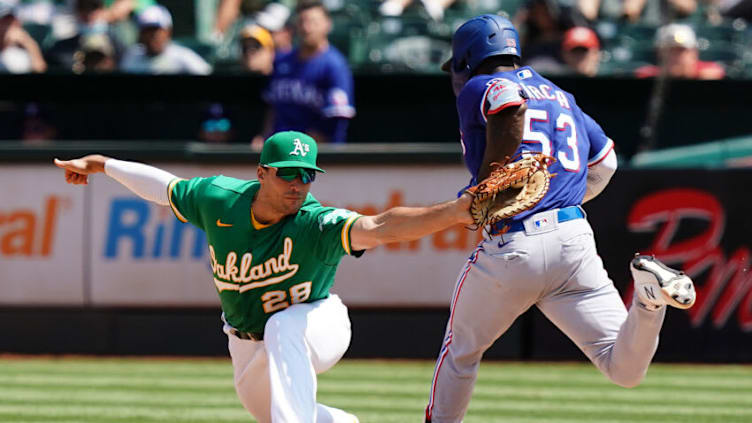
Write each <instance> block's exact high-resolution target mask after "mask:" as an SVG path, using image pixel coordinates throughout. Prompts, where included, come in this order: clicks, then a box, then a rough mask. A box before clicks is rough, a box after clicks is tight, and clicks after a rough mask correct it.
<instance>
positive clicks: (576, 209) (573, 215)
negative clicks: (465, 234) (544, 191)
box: [491, 206, 585, 235]
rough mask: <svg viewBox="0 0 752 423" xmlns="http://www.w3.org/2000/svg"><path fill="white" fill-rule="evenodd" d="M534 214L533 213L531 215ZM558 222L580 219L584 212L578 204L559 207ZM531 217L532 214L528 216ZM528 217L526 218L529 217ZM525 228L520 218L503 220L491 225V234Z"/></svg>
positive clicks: (517, 230)
mask: <svg viewBox="0 0 752 423" xmlns="http://www.w3.org/2000/svg"><path fill="white" fill-rule="evenodd" d="M533 216H535V215H533ZM556 216H557V218H558V220H559V223H562V222H566V221H568V220H574V219H582V218H584V217H585V213H584V212H583V211H582V208H581V207H580V206H570V207H564V208H563V209H559V211H558V212H557V213H556ZM530 217H532V216H530ZM530 217H528V219H529V218H530ZM524 230H525V224H524V223H523V221H522V220H516V221H514V222H511V223H505V222H504V221H503V220H502V221H500V222H496V223H494V224H493V225H491V235H498V234H503V233H509V232H519V231H524Z"/></svg>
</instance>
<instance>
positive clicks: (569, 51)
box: [561, 26, 601, 77]
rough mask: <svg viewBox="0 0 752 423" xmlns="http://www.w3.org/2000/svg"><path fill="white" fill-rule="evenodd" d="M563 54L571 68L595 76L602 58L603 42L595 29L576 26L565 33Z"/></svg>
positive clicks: (562, 45) (565, 61)
mask: <svg viewBox="0 0 752 423" xmlns="http://www.w3.org/2000/svg"><path fill="white" fill-rule="evenodd" d="M561 55H562V59H563V60H564V63H566V64H567V66H568V67H569V69H570V70H572V71H574V72H575V73H577V74H580V75H584V76H589V77H592V76H595V75H596V74H597V73H598V68H599V66H600V60H601V43H600V41H599V40H598V35H596V33H595V31H593V30H592V29H590V28H588V27H585V26H576V27H574V28H571V29H569V30H568V31H567V32H565V33H564V41H563V42H562V43H561Z"/></svg>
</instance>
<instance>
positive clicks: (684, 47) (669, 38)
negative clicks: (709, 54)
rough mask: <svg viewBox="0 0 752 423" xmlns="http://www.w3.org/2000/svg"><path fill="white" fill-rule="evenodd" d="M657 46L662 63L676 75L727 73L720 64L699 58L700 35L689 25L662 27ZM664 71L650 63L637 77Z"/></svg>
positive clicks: (691, 76)
mask: <svg viewBox="0 0 752 423" xmlns="http://www.w3.org/2000/svg"><path fill="white" fill-rule="evenodd" d="M656 48H657V50H658V63H659V64H660V65H661V66H663V67H664V68H665V71H666V74H667V75H668V76H670V77H672V78H687V79H721V78H723V77H724V76H725V75H726V72H725V71H724V69H723V67H722V66H721V65H719V64H718V63H715V62H703V61H701V60H700V59H699V51H698V49H697V37H696V36H695V32H694V30H693V29H692V27H690V26H689V25H684V24H669V25H666V26H664V27H661V28H660V29H659V30H658V33H657V36H656ZM660 72H661V68H660V66H655V65H647V66H642V67H640V68H637V69H636V70H635V76H637V77H638V78H650V77H655V76H657V75H659V74H660Z"/></svg>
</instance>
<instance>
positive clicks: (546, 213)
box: [425, 15, 695, 423]
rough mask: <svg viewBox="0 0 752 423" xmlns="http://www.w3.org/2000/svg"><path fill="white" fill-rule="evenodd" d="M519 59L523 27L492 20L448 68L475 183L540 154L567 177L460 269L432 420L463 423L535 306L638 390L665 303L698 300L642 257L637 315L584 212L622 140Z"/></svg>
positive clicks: (473, 26)
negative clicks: (475, 394) (485, 360)
mask: <svg viewBox="0 0 752 423" xmlns="http://www.w3.org/2000/svg"><path fill="white" fill-rule="evenodd" d="M520 60H521V53H520V47H519V36H518V34H517V30H516V29H515V28H514V26H513V25H512V23H511V22H510V21H509V20H508V19H506V18H502V17H500V16H495V15H482V16H478V17H475V18H473V19H470V20H469V21H468V22H466V23H464V24H463V25H462V26H460V27H459V29H457V31H456V33H455V34H454V37H453V40H452V58H451V59H450V60H449V61H447V63H445V64H444V66H443V67H442V69H443V70H445V71H448V72H450V74H451V77H452V86H453V89H454V92H455V94H456V95H457V113H458V116H459V122H460V135H461V141H462V151H463V155H464V160H465V164H466V166H467V168H468V170H469V171H470V177H471V178H470V182H469V186H470V185H475V184H477V183H478V182H479V181H482V180H483V179H484V178H485V177H486V176H488V174H489V172H490V168H491V163H493V162H501V163H504V162H506V161H507V158H511V160H512V161H513V160H516V159H517V158H519V157H521V156H524V155H525V154H532V153H543V154H546V155H548V156H551V157H553V158H555V159H556V162H555V163H553V164H552V165H550V166H549V169H550V171H551V172H552V173H555V174H556V176H555V177H554V178H552V179H551V184H550V188H549V190H548V192H547V193H546V195H545V196H544V197H543V199H542V200H541V201H540V202H539V203H538V204H537V205H536V206H535V207H533V208H532V209H530V210H528V211H525V212H523V213H520V214H518V215H517V216H514V217H512V218H510V219H507V220H502V221H500V222H498V223H497V224H494V225H491V226H490V227H487V228H486V231H487V233H488V236H487V237H486V239H484V240H483V241H482V242H481V243H480V244H478V247H477V248H476V249H475V251H473V252H472V254H471V255H470V257H469V258H468V260H467V263H466V264H465V266H464V267H463V269H462V271H461V272H460V275H459V278H458V280H457V285H456V288H455V290H454V293H453V294H452V297H451V303H450V317H449V321H448V323H447V328H446V334H445V337H444V342H443V344H442V348H441V350H440V352H439V357H438V360H437V363H436V367H435V371H434V377H433V383H432V385H431V391H430V397H429V402H428V406H427V408H426V414H425V420H426V422H432V423H438V422H442V423H443V422H460V421H462V418H463V417H464V415H465V412H466V411H467V407H468V405H469V403H470V397H471V394H472V390H473V385H474V384H475V379H476V377H477V372H478V366H479V364H480V360H481V357H482V356H483V353H484V352H485V351H486V349H488V348H489V347H490V346H491V345H492V344H493V343H494V341H496V339H498V338H499V337H500V336H501V335H502V334H503V333H504V332H505V331H506V330H507V329H508V328H509V327H510V326H511V325H512V323H513V322H514V321H515V320H516V319H517V317H518V316H520V315H521V314H522V313H524V312H525V311H526V310H527V309H529V308H530V307H532V306H533V305H535V306H536V307H538V308H539V309H540V310H541V312H542V313H543V314H544V315H545V316H546V317H547V318H548V319H549V320H551V322H553V323H554V324H555V325H556V326H557V327H558V328H559V329H561V330H562V332H564V333H565V334H566V335H567V336H568V337H569V338H570V339H571V340H572V341H573V342H574V343H575V344H577V346H578V347H579V348H580V350H582V352H583V353H585V355H586V356H587V357H588V358H589V359H590V360H591V361H592V362H593V364H595V366H596V367H597V368H598V369H599V370H600V371H601V372H602V373H603V374H604V375H605V376H606V377H608V378H609V379H610V380H611V381H613V382H614V383H616V384H618V385H620V386H624V387H633V386H636V385H638V384H639V383H640V382H641V380H642V378H643V377H644V376H645V373H646V372H647V368H648V366H649V364H650V362H651V360H652V358H653V355H654V354H655V351H656V348H657V347H658V334H659V332H660V330H661V326H662V324H663V318H664V316H665V313H666V305H671V306H673V307H677V308H681V309H686V308H689V307H691V306H692V305H693V304H694V301H695V291H694V286H693V283H692V281H691V279H690V278H688V277H687V276H686V275H684V274H683V273H681V272H678V271H676V270H674V269H670V268H668V267H666V266H665V265H664V264H662V263H661V262H660V261H658V260H657V259H655V258H654V257H651V256H646V255H638V256H636V257H635V258H634V259H633V260H632V262H631V264H630V268H631V271H632V277H633V278H634V282H635V283H634V291H635V294H634V296H633V301H632V304H633V305H632V307H630V309H629V310H627V309H626V307H625V305H624V303H623V301H622V299H621V297H620V295H619V293H618V291H617V290H616V288H615V287H614V284H613V282H612V281H611V279H610V278H609V276H608V274H607V273H606V270H605V269H604V268H603V262H602V261H601V259H600V257H599V256H598V252H597V250H596V247H595V240H594V235H593V231H592V229H591V227H590V225H589V223H588V221H587V219H586V216H585V213H584V211H583V209H582V207H581V204H582V203H584V202H586V201H589V200H591V199H592V198H594V197H595V196H597V195H598V194H599V193H600V192H601V191H602V190H603V189H604V188H605V186H606V185H607V184H608V182H609V180H610V178H611V176H612V175H613V173H614V172H615V170H616V163H617V161H616V154H615V153H614V148H613V147H614V143H613V141H611V139H609V138H608V137H607V136H606V134H605V133H604V132H603V130H602V129H601V127H600V126H599V125H598V124H597V123H596V122H595V121H594V120H593V119H592V118H591V117H590V116H588V115H587V114H586V113H585V112H583V111H582V109H580V107H579V106H578V105H577V102H576V101H575V98H574V97H573V96H572V94H570V93H568V92H566V91H564V90H562V89H561V88H559V87H557V86H556V84H554V83H553V82H551V81H549V80H548V79H546V78H544V77H542V76H541V75H539V74H538V73H537V72H536V71H535V70H534V69H532V68H530V67H528V66H524V67H520ZM462 191H464V189H463V190H462Z"/></svg>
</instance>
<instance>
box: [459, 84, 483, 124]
mask: <svg viewBox="0 0 752 423" xmlns="http://www.w3.org/2000/svg"><path fill="white" fill-rule="evenodd" d="M486 79H487V78H482V77H475V78H472V79H471V80H470V81H468V82H467V84H465V87H464V88H462V91H460V95H459V96H458V97H457V114H458V115H459V118H460V130H464V127H465V126H467V125H472V124H475V123H481V122H485V118H484V116H483V106H484V105H483V94H484V93H485V91H486Z"/></svg>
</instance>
